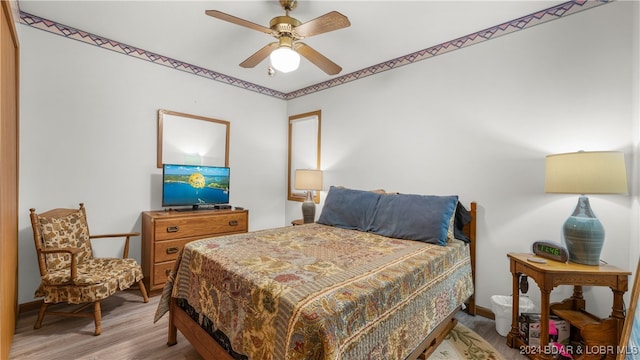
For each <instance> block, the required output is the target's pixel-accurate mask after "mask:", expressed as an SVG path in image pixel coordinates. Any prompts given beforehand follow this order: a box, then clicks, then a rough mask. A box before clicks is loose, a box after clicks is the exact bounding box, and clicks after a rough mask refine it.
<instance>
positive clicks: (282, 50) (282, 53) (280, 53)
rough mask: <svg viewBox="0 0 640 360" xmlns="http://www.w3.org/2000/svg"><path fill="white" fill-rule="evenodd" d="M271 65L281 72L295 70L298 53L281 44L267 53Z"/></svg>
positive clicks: (297, 62) (298, 58) (298, 64)
mask: <svg viewBox="0 0 640 360" xmlns="http://www.w3.org/2000/svg"><path fill="white" fill-rule="evenodd" d="M269 59H270V60H271V66H273V67H274V68H275V69H276V70H278V71H280V72H282V73H288V72H291V71H295V70H296V69H298V66H300V54H298V53H297V52H295V51H294V50H293V49H291V48H290V47H288V46H281V47H279V48H277V49H275V50H274V51H272V52H271V55H269Z"/></svg>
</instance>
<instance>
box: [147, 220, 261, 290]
mask: <svg viewBox="0 0 640 360" xmlns="http://www.w3.org/2000/svg"><path fill="white" fill-rule="evenodd" d="M248 230H249V212H248V211H247V210H215V211H209V210H197V211H144V212H143V213H142V272H143V275H144V279H143V281H144V284H145V286H146V287H147V291H149V295H158V294H159V293H160V292H161V291H162V289H163V288H164V284H165V282H166V281H167V277H168V276H169V273H170V272H171V270H173V265H174V264H175V262H176V259H177V258H178V255H179V254H180V251H181V250H182V248H183V247H184V246H185V245H186V244H187V243H188V242H190V241H194V240H198V239H204V238H208V237H214V236H223V235H230V234H240V233H246V232H247V231H248Z"/></svg>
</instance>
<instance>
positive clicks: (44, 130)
mask: <svg viewBox="0 0 640 360" xmlns="http://www.w3.org/2000/svg"><path fill="white" fill-rule="evenodd" d="M19 32H20V45H21V64H20V65H21V69H20V70H21V73H20V76H21V86H20V88H21V92H20V97H21V109H20V112H21V113H20V118H21V125H20V126H21V128H20V132H21V134H20V214H21V216H20V218H19V229H20V234H19V239H20V240H19V241H20V244H19V254H20V255H19V256H20V258H19V264H20V265H19V299H18V301H19V302H20V303H25V302H30V301H33V300H34V297H33V293H34V290H35V289H36V287H37V286H38V284H39V275H38V266H37V262H36V255H35V250H34V245H33V237H32V232H31V226H30V223H29V216H28V214H29V208H31V207H34V208H36V209H37V210H38V211H45V210H48V209H51V208H55V207H76V206H78V203H79V202H84V203H85V205H86V207H87V214H88V220H89V225H90V227H91V233H92V234H101V233H114V232H125V231H141V216H140V213H141V212H142V211H146V210H155V209H160V208H161V199H160V196H161V189H160V184H161V175H162V169H158V168H156V145H157V141H156V139H157V110H158V109H168V110H174V111H180V112H185V113H189V114H195V115H201V116H207V117H213V118H217V119H223V120H228V121H230V122H231V140H230V159H229V163H230V167H231V189H230V190H231V203H232V204H233V205H237V206H243V207H245V208H247V209H249V226H250V230H257V229H262V228H270V227H275V226H282V225H284V212H283V210H282V209H283V208H284V206H285V205H284V204H285V199H286V186H283V184H285V179H286V176H285V174H286V144H287V115H286V102H285V101H283V100H279V99H275V98H271V97H268V96H264V95H260V94H256V93H253V92H249V91H246V90H242V89H239V88H235V87H232V86H228V85H224V84H220V83H217V82H214V81H211V80H207V79H204V78H200V77H197V76H193V75H189V74H186V73H183V72H180V71H175V70H172V69H169V68H165V67H162V66H158V65H154V64H151V63H148V62H145V61H141V60H137V59H134V58H132V57H128V56H123V55H120V54H117V53H115V52H111V51H106V50H103V49H100V48H97V47H94V46H90V45H86V44H84V43H80V42H77V41H71V40H68V39H65V38H63V37H60V36H56V35H52V34H49V33H46V32H44V31H40V30H36V29H33V28H29V27H27V26H24V25H20V26H19ZM96 241H97V242H94V245H95V246H96V253H97V255H99V256H107V255H112V254H113V255H117V251H116V250H118V251H119V250H120V249H122V244H119V245H118V247H117V249H116V248H114V247H113V245H105V243H104V242H99V241H98V240H96ZM140 247H141V245H140V238H139V237H138V238H135V239H134V240H133V242H132V244H131V253H130V255H131V256H132V257H134V258H136V259H138V260H140V250H141V249H140Z"/></svg>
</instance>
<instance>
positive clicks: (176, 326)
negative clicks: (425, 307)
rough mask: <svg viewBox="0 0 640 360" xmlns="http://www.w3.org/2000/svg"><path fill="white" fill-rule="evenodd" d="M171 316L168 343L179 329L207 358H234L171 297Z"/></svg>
mask: <svg viewBox="0 0 640 360" xmlns="http://www.w3.org/2000/svg"><path fill="white" fill-rule="evenodd" d="M170 309H171V310H170V317H169V337H168V341H167V345H169V346H171V345H175V344H177V342H178V341H177V335H178V332H177V331H178V330H180V332H181V333H182V335H184V337H185V338H187V340H189V342H190V343H191V345H193V347H194V348H195V349H196V351H197V352H198V353H199V354H200V355H201V356H202V357H203V358H205V359H207V360H209V359H211V360H214V359H215V360H233V358H232V357H231V355H229V353H227V352H226V351H225V350H224V349H223V348H222V346H220V344H218V342H217V341H215V340H214V339H213V338H212V337H211V336H210V335H209V334H208V333H207V332H206V331H205V330H204V329H202V328H201V327H200V325H198V324H197V323H196V322H195V321H193V319H191V317H190V316H189V315H187V313H186V312H185V311H184V310H182V308H180V307H179V306H178V305H177V304H176V300H175V299H171V308H170ZM459 310H460V308H457V309H456V310H455V311H454V312H452V313H451V314H450V315H449V316H448V317H447V318H446V319H445V320H444V321H443V322H441V323H440V325H438V326H437V327H436V328H435V329H434V330H433V331H432V332H431V334H429V336H427V338H426V339H424V341H423V342H422V343H421V344H420V346H418V348H417V349H415V350H414V351H413V352H412V353H411V355H409V357H407V359H408V360H415V359H420V360H425V359H427V358H428V357H429V355H431V353H432V352H433V351H434V350H435V349H436V348H437V347H438V345H440V343H441V342H442V341H443V340H444V338H445V337H446V336H447V334H449V331H451V329H453V328H454V327H455V326H456V324H457V323H458V320H457V319H456V318H455V315H456V313H457V312H458V311H459Z"/></svg>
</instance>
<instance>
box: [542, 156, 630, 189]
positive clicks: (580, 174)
mask: <svg viewBox="0 0 640 360" xmlns="http://www.w3.org/2000/svg"><path fill="white" fill-rule="evenodd" d="M545 174H546V175H545V184H544V185H545V187H544V190H545V192H547V193H562V194H626V193H627V191H628V189H627V171H626V168H625V164H624V153H622V152H617V151H592V152H587V151H580V152H575V153H567V154H556V155H549V156H547V159H546V172H545Z"/></svg>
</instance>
